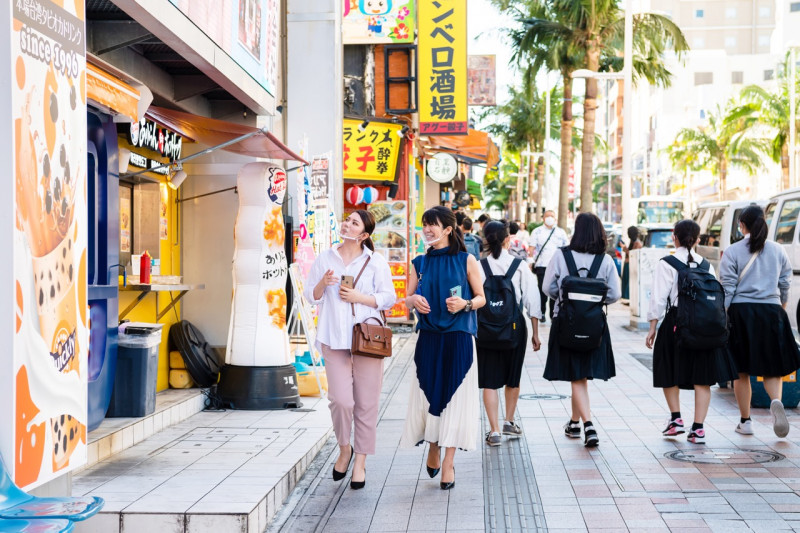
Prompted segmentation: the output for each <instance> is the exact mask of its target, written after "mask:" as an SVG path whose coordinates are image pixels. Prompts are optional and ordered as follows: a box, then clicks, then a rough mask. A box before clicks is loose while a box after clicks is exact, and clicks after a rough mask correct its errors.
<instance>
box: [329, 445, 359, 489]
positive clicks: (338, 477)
mask: <svg viewBox="0 0 800 533" xmlns="http://www.w3.org/2000/svg"><path fill="white" fill-rule="evenodd" d="M353 455H355V453H353V447H352V446H350V459H349V460H348V461H347V468H345V469H344V472H339V471H338V470H336V465H335V464H334V465H333V480H334V481H341V480H343V479H344V476H346V475H347V470H348V469H349V468H350V463H352V462H353Z"/></svg>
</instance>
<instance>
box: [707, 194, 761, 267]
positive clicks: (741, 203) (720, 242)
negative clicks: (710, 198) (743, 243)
mask: <svg viewBox="0 0 800 533" xmlns="http://www.w3.org/2000/svg"><path fill="white" fill-rule="evenodd" d="M750 205H760V206H761V207H762V208H763V207H765V206H766V205H767V201H766V200H738V201H733V202H731V201H729V202H713V203H708V204H703V205H701V206H700V207H698V208H697V210H696V211H695V212H694V215H693V216H692V218H693V219H694V221H695V222H697V224H698V225H699V226H700V243H699V244H698V245H697V253H699V254H700V255H701V256H703V257H704V258H705V259H707V260H708V262H709V263H711V264H712V265H713V266H714V270H715V271H716V272H719V262H720V261H721V260H722V254H723V253H724V252H725V249H726V248H728V246H730V245H731V244H733V243H735V242H738V241H740V240H742V237H743V236H742V233H741V232H740V231H739V215H740V214H741V213H742V210H744V208H745V207H748V206H750Z"/></svg>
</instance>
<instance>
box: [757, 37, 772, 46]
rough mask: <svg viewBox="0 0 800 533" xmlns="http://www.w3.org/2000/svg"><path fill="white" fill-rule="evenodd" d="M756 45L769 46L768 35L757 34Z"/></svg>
mask: <svg viewBox="0 0 800 533" xmlns="http://www.w3.org/2000/svg"><path fill="white" fill-rule="evenodd" d="M758 46H762V47H763V46H769V35H759V36H758Z"/></svg>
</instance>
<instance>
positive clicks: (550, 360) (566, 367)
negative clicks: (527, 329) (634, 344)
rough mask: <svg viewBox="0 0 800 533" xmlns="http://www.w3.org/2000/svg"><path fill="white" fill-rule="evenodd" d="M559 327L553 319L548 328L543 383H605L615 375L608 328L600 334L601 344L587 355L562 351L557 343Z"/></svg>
mask: <svg viewBox="0 0 800 533" xmlns="http://www.w3.org/2000/svg"><path fill="white" fill-rule="evenodd" d="M560 327H561V320H559V317H558V316H556V317H555V318H554V319H553V325H552V326H550V339H549V340H548V343H547V363H545V367H544V379H547V380H549V381H578V380H580V379H602V380H608V379H611V378H613V377H614V376H616V375H617V370H616V365H615V363H614V350H612V349H611V335H610V333H609V331H608V326H606V330H605V331H604V332H603V340H602V341H601V342H600V346H598V347H597V348H595V349H594V350H591V351H588V352H575V351H573V350H569V349H567V348H563V347H562V346H561V345H560V344H559V343H558V330H559V328H560Z"/></svg>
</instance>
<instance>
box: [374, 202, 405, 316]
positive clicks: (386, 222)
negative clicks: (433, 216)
mask: <svg viewBox="0 0 800 533" xmlns="http://www.w3.org/2000/svg"><path fill="white" fill-rule="evenodd" d="M367 209H368V210H369V212H370V213H372V215H373V216H374V217H375V231H374V232H373V233H372V241H373V242H374V243H375V251H376V252H377V253H380V254H382V255H383V256H384V257H385V258H386V261H387V262H388V263H389V268H390V269H391V271H392V282H393V283H394V290H395V293H396V294H397V299H398V303H396V304H395V305H394V307H392V308H391V309H390V310H389V311H387V312H386V318H394V319H403V320H405V319H407V318H408V308H407V307H406V306H405V303H404V301H405V297H406V285H407V283H408V279H407V272H408V202H405V201H400V200H398V201H388V202H374V203H372V204H370V206H369V207H368V208H367Z"/></svg>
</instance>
